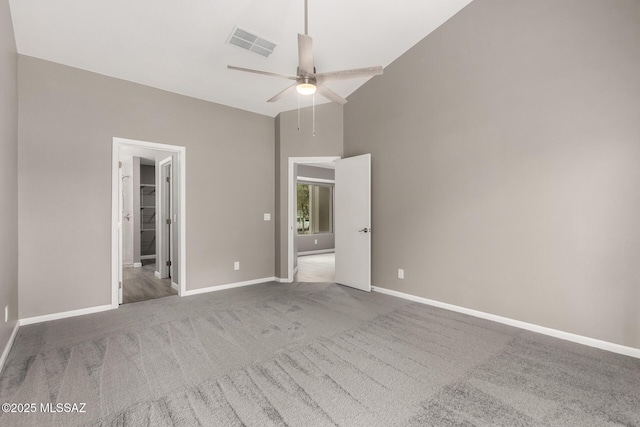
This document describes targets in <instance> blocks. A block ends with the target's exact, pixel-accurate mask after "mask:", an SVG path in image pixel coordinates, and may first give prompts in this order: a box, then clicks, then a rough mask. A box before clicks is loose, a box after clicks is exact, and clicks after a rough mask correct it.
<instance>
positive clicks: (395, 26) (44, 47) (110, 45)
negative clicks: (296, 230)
mask: <svg viewBox="0 0 640 427" xmlns="http://www.w3.org/2000/svg"><path fill="white" fill-rule="evenodd" d="M470 2H471V0H398V1H380V0H348V1H345V0H309V35H310V36H312V37H313V39H314V53H315V65H316V68H317V70H318V72H326V71H334V70H341V69H347V68H360V67H367V66H373V65H382V66H387V65H389V64H390V63H391V62H393V61H394V60H395V59H396V58H398V57H399V56H400V55H402V54H403V53H404V52H406V51H407V50H408V49H409V48H411V47H412V46H413V45H414V44H416V43H417V42H418V41H419V40H421V39H422V38H424V37H425V36H426V35H428V34H429V33H430V32H432V31H433V30H434V29H436V28H437V27H438V26H440V25H441V24H442V23H444V22H445V21H446V20H447V19H449V18H450V17H451V16H453V15H454V14H455V13H457V12H458V11H459V10H460V9H462V8H463V7H464V6H466V5H467V4H468V3H470ZM10 4H11V14H12V18H13V24H14V29H15V34H16V43H17V47H18V52H19V53H20V54H23V55H28V56H33V57H37V58H42V59H45V60H49V61H53V62H57V63H60V64H64V65H69V66H72V67H77V68H80V69H84V70H88V71H92V72H96V73H100V74H104V75H107V76H111V77H116V78H120V79H124V80H128V81H132V82H136V83H141V84H144V85H148V86H152V87H155V88H159V89H163V90H167V91H171V92H175V93H179V94H183V95H187V96H192V97H195V98H199V99H204V100H207V101H212V102H216V103H220V104H224V105H228V106H231V107H236V108H240V109H243V110H248V111H253V112H256V113H260V114H265V115H269V116H275V115H277V114H278V113H279V112H281V111H287V110H291V109H294V108H296V107H297V106H298V99H297V97H296V96H295V95H294V96H292V97H289V98H287V99H283V100H281V101H278V102H276V103H267V102H266V100H267V99H269V98H270V97H272V96H273V95H275V94H276V93H277V92H279V91H281V90H282V89H284V88H285V87H286V86H288V85H289V84H290V83H291V82H290V81H287V80H280V79H276V78H271V77H266V76H260V75H251V74H246V73H242V72H238V71H232V70H228V69H227V68H226V67H227V65H228V64H231V65H236V66H240V67H246V68H256V69H261V70H266V71H271V72H276V73H281V74H288V75H291V74H295V72H296V66H297V55H298V50H297V33H303V32H304V1H303V0H261V1H260V0H233V1H222V0H193V1H176V0H133V1H132V0H92V1H87V0H10ZM236 25H237V26H240V27H243V28H245V29H248V30H250V31H253V32H255V33H257V34H258V35H261V36H263V37H265V38H267V39H270V40H273V41H274V42H276V44H277V46H276V48H275V50H274V52H273V54H271V55H270V56H269V57H268V58H264V57H262V56H260V55H256V54H254V53H251V52H248V51H246V50H242V49H240V48H238V47H236V46H232V45H230V44H228V43H227V40H228V39H229V36H230V34H231V33H232V31H233V29H234V28H235V26H236ZM374 78H375V77H374ZM366 80H367V79H356V80H348V81H340V82H332V83H331V84H328V86H330V88H331V89H333V90H334V91H335V92H337V93H338V94H340V95H341V96H343V97H347V96H348V95H349V94H351V93H352V92H353V91H355V90H356V89H357V88H358V87H360V86H361V85H362V84H364V83H365V81H366ZM315 102H316V103H324V102H327V101H326V100H325V99H324V98H321V97H319V96H318V95H316V100H315ZM301 104H302V105H303V106H306V105H310V104H311V99H310V97H301Z"/></svg>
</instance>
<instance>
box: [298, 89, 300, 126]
mask: <svg viewBox="0 0 640 427" xmlns="http://www.w3.org/2000/svg"><path fill="white" fill-rule="evenodd" d="M298 132H300V94H298Z"/></svg>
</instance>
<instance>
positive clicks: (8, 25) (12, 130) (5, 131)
mask: <svg viewBox="0 0 640 427" xmlns="http://www.w3.org/2000/svg"><path fill="white" fill-rule="evenodd" d="M17 165H18V54H17V53H16V42H15V37H14V34H13V24H12V22H11V12H10V11H9V2H8V1H7V0H0V242H1V243H0V354H1V353H2V351H3V350H4V348H5V345H6V344H7V342H8V341H9V337H10V336H11V332H12V331H13V328H14V327H15V325H16V321H17V319H18V166H17ZM5 306H8V307H9V321H8V322H7V323H4V308H5Z"/></svg>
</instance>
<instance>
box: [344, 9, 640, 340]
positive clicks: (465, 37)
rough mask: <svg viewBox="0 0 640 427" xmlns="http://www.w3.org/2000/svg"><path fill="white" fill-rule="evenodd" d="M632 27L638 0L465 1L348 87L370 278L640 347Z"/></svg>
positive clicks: (349, 144)
mask: <svg viewBox="0 0 640 427" xmlns="http://www.w3.org/2000/svg"><path fill="white" fill-rule="evenodd" d="M639 28H640V2H638V1H633V0H608V1H602V0H565V1H560V2H559V1H552V0H545V1H533V0H531V1H511V0H475V1H474V2H472V3H471V4H470V5H469V6H467V7H466V8H465V9H463V10H462V11H461V12H459V13H458V14H457V15H455V16H454V17H453V18H451V19H450V20H449V21H448V22H446V23H445V24H444V25H442V26H441V27H440V28H439V29H438V30H436V31H435V32H434V33H432V34H431V35H429V36H428V37H426V38H425V39H424V40H422V41H421V42H419V43H418V44H417V45H416V46H415V47H413V48H412V49H410V50H409V51H408V52H407V53H406V54H404V55H403V56H402V57H400V58H399V59H398V60H396V61H395V62H394V63H393V64H391V65H390V66H389V67H387V69H386V70H385V73H384V75H383V76H380V77H375V78H373V79H372V80H370V81H369V82H367V83H366V84H365V85H364V86H363V87H361V88H360V89H359V90H358V91H356V92H355V93H354V94H352V95H351V96H350V97H349V103H348V104H346V106H345V156H351V155H357V154H361V153H367V152H370V153H372V162H373V165H372V170H373V178H372V179H373V181H372V186H373V189H372V192H373V194H372V197H373V210H372V215H373V224H372V228H373V230H374V233H373V234H372V239H373V284H374V285H375V286H380V287H385V288H389V289H393V290H397V291H401V292H406V293H409V294H413V295H418V296H421V297H426V298H431V299H434V300H438V301H443V302H447V303H451V304H455V305H459V306H463V307H468V308H472V309H476V310H481V311H484V312H489V313H493V314H496V315H501V316H506V317H509V318H513V319H518V320H521V321H525V322H530V323H534V324H538V325H542V326H546V327H551V328H555V329H559V330H563V331H567V332H572V333H576V334H579V335H584V336H588V337H593V338H597V339H602V340H605V341H610V342H614V343H618V344H622V345H627V346H631V347H636V348H639V347H640V286H639V284H640V262H639V260H640V221H639V218H640V167H639V165H640V143H639V142H640V126H639V125H638V123H640V122H639V120H638V117H640V78H639V76H640V31H639V30H638V29H639ZM398 268H404V269H405V277H406V278H405V279H404V280H400V279H398V278H397V269H398Z"/></svg>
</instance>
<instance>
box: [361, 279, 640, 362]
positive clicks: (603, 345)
mask: <svg viewBox="0 0 640 427" xmlns="http://www.w3.org/2000/svg"><path fill="white" fill-rule="evenodd" d="M372 290H373V291H374V292H379V293H381V294H387V295H392V296H394V297H398V298H404V299H407V300H410V301H415V302H419V303H422V304H427V305H431V306H434V307H439V308H444V309H445V310H450V311H455V312H458V313H463V314H468V315H469V316H473V317H479V318H481V319H486V320H491V321H493V322H498V323H503V324H505V325H509V326H515V327H516V328H520V329H526V330H527V331H531V332H537V333H539V334H543V335H548V336H551V337H555V338H560V339H562V340H565V341H571V342H575V343H578V344H583V345H586V346H589V347H595V348H599V349H602V350H607V351H610V352H612V353H618V354H624V355H625V356H631V357H636V358H638V359H640V348H633V347H627V346H624V345H621V344H615V343H612V342H608V341H602V340H599V339H596V338H589V337H585V336H583V335H577V334H572V333H571V332H565V331H559V330H557V329H552V328H547V327H545V326H539V325H535V324H533V323H527V322H523V321H520V320H515V319H510V318H508V317H502V316H498V315H495V314H491V313H485V312H483V311H478V310H473V309H471V308H465V307H460V306H457V305H453V304H448V303H445V302H440V301H435V300H431V299H427V298H422V297H418V296H415V295H411V294H405V293H403V292H398V291H394V290H391V289H385V288H380V287H378V286H373V287H372Z"/></svg>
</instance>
